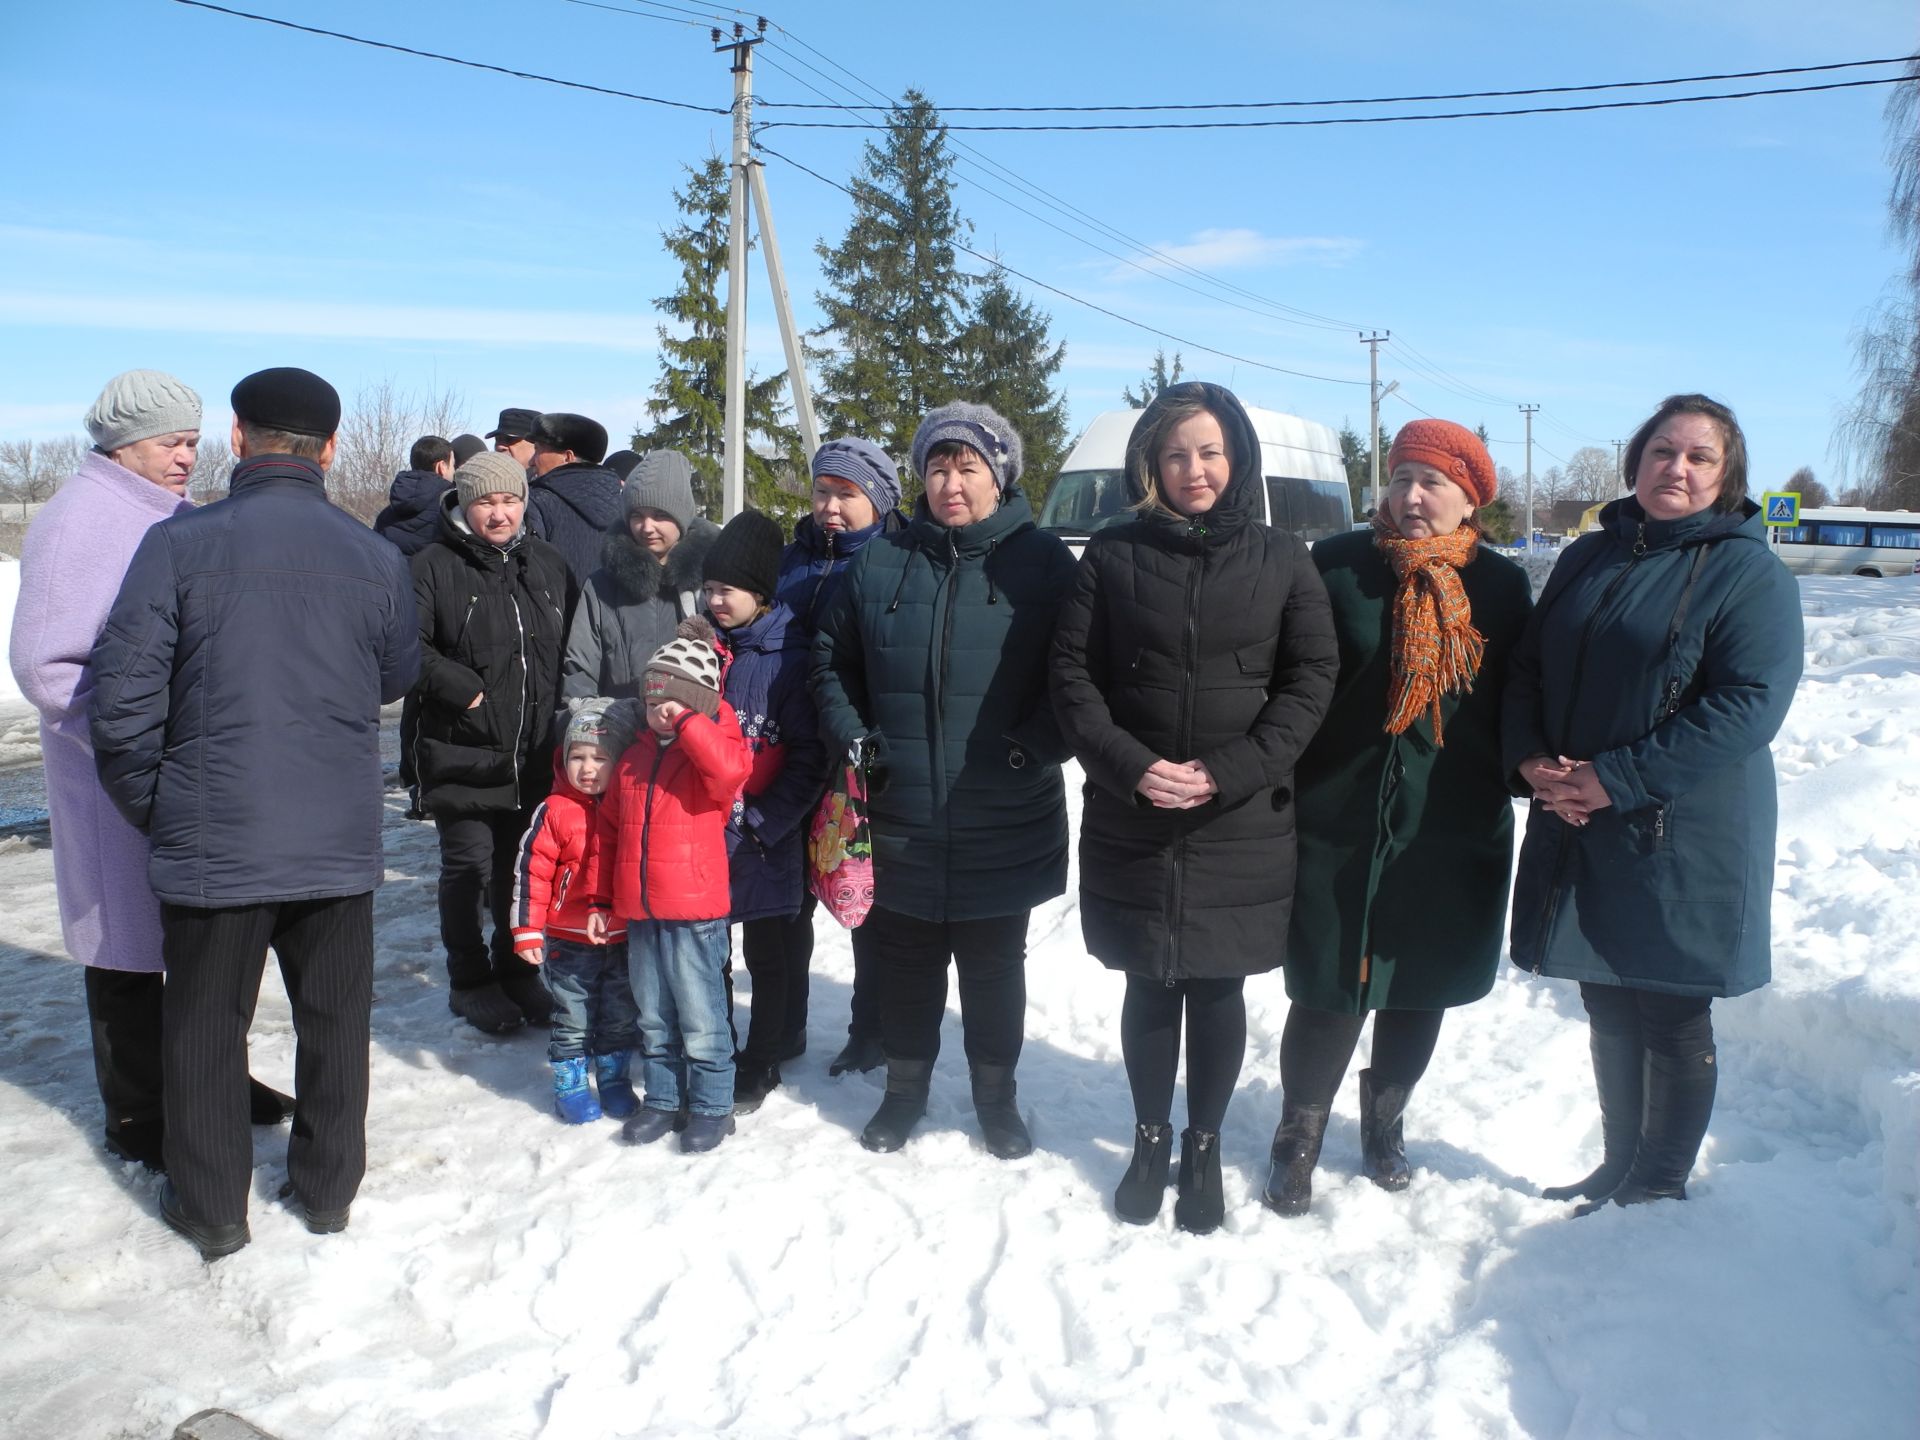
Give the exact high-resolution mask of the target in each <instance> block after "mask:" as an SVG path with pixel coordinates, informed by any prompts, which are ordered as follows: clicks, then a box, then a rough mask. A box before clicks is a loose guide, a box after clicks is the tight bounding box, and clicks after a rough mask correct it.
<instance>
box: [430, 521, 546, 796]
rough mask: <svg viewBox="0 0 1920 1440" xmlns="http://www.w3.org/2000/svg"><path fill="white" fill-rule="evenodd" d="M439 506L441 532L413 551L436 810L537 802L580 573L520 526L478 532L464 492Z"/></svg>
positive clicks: (543, 786) (543, 791)
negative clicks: (493, 534)
mask: <svg viewBox="0 0 1920 1440" xmlns="http://www.w3.org/2000/svg"><path fill="white" fill-rule="evenodd" d="M440 514H441V519H440V538H439V539H438V540H436V541H435V542H434V543H433V544H431V545H429V546H428V547H427V548H426V549H424V550H422V551H421V552H420V553H419V554H418V555H416V556H414V557H413V596H414V603H415V605H416V607H417V608H418V610H419V616H420V697H421V703H420V730H419V735H418V737H417V738H416V739H415V741H414V765H415V769H416V773H417V775H418V776H419V781H420V788H421V792H422V796H423V799H424V801H425V804H426V806H427V808H428V809H429V810H430V811H432V812H433V813H434V814H436V815H461V814H471V813H473V812H475V811H482V810H525V809H529V808H531V807H532V806H534V805H535V804H538V803H539V801H540V799H541V797H543V796H544V795H546V794H547V792H548V791H549V790H550V789H551V788H552V785H553V774H552V769H551V749H550V747H551V745H552V741H553V734H552V727H553V722H554V713H555V711H556V710H557V709H558V708H559V704H560V646H561V643H562V640H563V638H564V636H565V634H566V629H565V626H566V618H565V617H566V610H567V604H568V602H569V600H571V599H572V598H573V579H572V577H571V576H570V575H568V573H567V564H566V561H564V560H562V559H561V558H560V552H559V551H557V550H555V549H554V548H553V547H552V546H551V545H549V544H547V543H546V541H544V540H540V539H537V538H536V537H534V536H531V535H528V534H527V533H526V532H525V531H524V530H523V531H522V532H521V533H520V534H519V535H518V536H516V537H515V538H514V539H513V540H512V541H510V542H509V543H508V544H507V547H506V548H505V549H504V550H503V549H501V548H500V547H499V546H496V545H489V544H488V543H487V542H486V541H484V540H482V539H480V538H479V537H478V536H476V535H475V534H474V533H473V532H472V531H471V530H470V529H468V528H467V521H466V517H465V516H464V515H463V514H462V513H461V511H460V501H459V496H458V494H457V493H453V492H449V493H448V495H447V497H446V500H445V501H444V502H443V503H442V506H441V512H440ZM480 694H484V695H485V696H486V698H485V699H484V700H483V701H481V703H480V704H479V705H478V706H477V707H473V708H469V707H470V706H473V697H474V696H476V695H480Z"/></svg>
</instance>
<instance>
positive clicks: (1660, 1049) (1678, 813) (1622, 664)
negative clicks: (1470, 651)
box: [1504, 395, 1803, 1210]
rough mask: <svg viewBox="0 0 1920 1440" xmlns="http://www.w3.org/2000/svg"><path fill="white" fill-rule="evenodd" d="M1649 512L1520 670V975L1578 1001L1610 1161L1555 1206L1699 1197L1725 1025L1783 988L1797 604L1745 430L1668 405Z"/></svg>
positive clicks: (1640, 458) (1647, 450)
mask: <svg viewBox="0 0 1920 1440" xmlns="http://www.w3.org/2000/svg"><path fill="white" fill-rule="evenodd" d="M1626 467H1627V474H1629V475H1631V476H1632V477H1633V480H1634V493H1633V494H1632V495H1630V496H1628V497H1627V498H1626V499H1624V500H1616V501H1614V502H1613V503H1612V504H1611V505H1609V506H1607V507H1606V509H1604V510H1602V511H1601V512H1600V530H1599V532H1598V533H1597V534H1593V535H1586V536H1582V537H1581V538H1580V539H1579V540H1577V541H1575V542H1574V544H1573V545H1571V546H1569V547H1568V549H1567V550H1566V552H1565V553H1564V554H1563V555H1561V557H1560V561H1559V563H1558V564H1557V565H1555V566H1554V569H1553V575H1552V577H1551V578H1550V579H1549V580H1548V582H1547V587H1546V589H1545V590H1544V591H1543V592H1542V593H1541V596H1540V605H1539V608H1538V609H1537V610H1536V611H1535V613H1534V617H1533V623H1532V624H1531V625H1530V626H1529V627H1528V628H1527V633H1526V636H1525V638H1524V639H1523V640H1522V641H1521V643H1520V647H1519V649H1518V650H1517V651H1516V652H1515V653H1514V662H1513V681H1512V683H1511V684H1510V685H1509V686H1508V689H1507V697H1506V707H1505V716H1504V731H1505V735H1504V748H1505V758H1506V763H1507V766H1508V768H1509V771H1510V772H1511V773H1513V774H1514V775H1515V776H1516V777H1517V779H1518V781H1519V782H1520V783H1519V785H1518V787H1517V788H1518V789H1519V791H1520V793H1523V794H1525V793H1528V792H1529V791H1530V792H1531V793H1532V796H1533V802H1534V803H1533V809H1532V811H1531V812H1530V813H1529V815H1528V817H1527V838H1526V842H1525V844H1524V845H1523V846H1522V847H1521V851H1520V866H1519V870H1518V872H1517V873H1516V876H1515V880H1514V892H1513V958H1514V961H1515V963H1516V964H1519V965H1521V966H1524V967H1525V968H1526V969H1528V970H1531V971H1533V972H1534V973H1535V974H1537V975H1550V976H1556V977H1559V978H1562V979H1568V980H1577V981H1579V982H1580V998H1581V1000H1582V1002H1583V1003H1584V1004H1585V1005H1586V1009H1587V1016H1588V1019H1589V1021H1590V1022H1591V1029H1592V1035H1591V1041H1592V1052H1593V1072H1594V1079H1595V1082H1596V1084H1597V1086H1598V1088H1599V1092H1600V1122H1601V1133H1602V1138H1603V1142H1604V1145H1605V1157H1604V1158H1603V1159H1602V1161H1601V1163H1600V1166H1599V1168H1598V1169H1596V1170H1595V1171H1594V1172H1593V1173H1592V1174H1591V1175H1589V1176H1587V1177H1586V1178H1585V1179H1584V1180H1580V1181H1578V1182H1576V1183H1574V1184H1572V1185H1564V1186H1558V1187H1555V1188H1553V1189H1550V1190H1547V1191H1545V1192H1544V1193H1545V1195H1546V1196H1547V1198H1548V1199H1553V1200H1572V1199H1584V1200H1587V1201H1589V1202H1591V1203H1590V1204H1589V1205H1588V1206H1586V1207H1585V1208H1586V1209H1588V1210H1591V1209H1593V1208H1596V1207H1597V1206H1598V1205H1599V1204H1601V1203H1604V1202H1605V1201H1606V1200H1607V1199H1608V1198H1611V1199H1613V1200H1614V1201H1615V1202H1616V1203H1618V1204H1622V1205H1629V1204H1636V1203H1639V1202H1641V1201H1646V1200H1659V1199H1685V1198H1686V1181H1687V1176H1688V1174H1689V1173H1690V1172H1691V1171H1692V1169H1693V1162H1694V1159H1695V1158H1696V1157H1697V1156H1698V1154H1699V1151H1700V1144H1701V1141H1703V1140H1704V1139H1705V1138H1706V1133H1707V1121H1708V1119H1709V1118H1710V1117H1711V1115H1712V1113H1713V1099H1714V1092H1715V1089H1716V1087H1717V1078H1716V1077H1717V1075H1718V1072H1719V1063H1718V1059H1717V1056H1716V1052H1715V1049H1714V1044H1713V1021H1712V1017H1711V1014H1710V1007H1711V1006H1712V1003H1713V997H1714V996H1716V995H1741V994H1745V993H1746V992H1747V991H1749V990H1753V989H1756V988H1757V987H1759V986H1761V985H1764V984H1766V983H1767V978H1768V974H1769V970H1770V964H1769V961H1770V941H1771V937H1770V933H1769V929H1768V921H1769V910H1770V906H1771V902H1772V898H1773V844H1774V827H1775V821H1776V818H1777V817H1776V812H1777V799H1776V794H1775V781H1774V773H1773V755H1772V752H1771V751H1770V750H1769V749H1768V745H1769V743H1770V742H1771V741H1772V739H1773V737H1774V735H1775V734H1776V733H1777V732H1778V731H1779V729H1780V725H1781V722H1782V721H1784V720H1785V719H1786V715H1787V707H1788V706H1789V705H1790V704H1791V703H1792V701H1793V692H1794V687H1795V686H1796V685H1797V684H1798V683H1799V680H1800V669H1801V665H1802V661H1803V648H1802V644H1803V642H1802V637H1801V621H1800V590H1799V587H1798V586H1797V585H1796V584H1795V583H1794V580H1793V577H1792V576H1791V575H1789V574H1788V573H1787V570H1786V567H1785V566H1783V565H1782V564H1781V563H1780V561H1779V560H1778V559H1777V558H1775V557H1774V555H1773V554H1772V553H1771V552H1770V551H1769V550H1768V548H1767V544H1766V539H1765V533H1764V530H1765V527H1764V526H1763V525H1762V523H1761V520H1760V510H1759V507H1758V506H1756V505H1755V504H1753V503H1752V502H1751V501H1750V500H1748V499H1747V498H1746V493H1747V460H1746V441H1745V439H1744V438H1743V437H1742V435H1741V433H1740V426H1739V423H1738V422H1737V421H1736V420H1735V419H1734V417H1733V412H1732V411H1731V410H1729V409H1727V407H1726V406H1724V405H1722V404H1720V403H1718V402H1717V401H1714V400H1710V399H1708V398H1707V397H1706V396H1704V395H1674V396H1671V397H1669V398H1668V399H1667V400H1666V401H1665V402H1663V403H1662V404H1661V406H1660V408H1659V409H1658V410H1656V411H1655V412H1654V414H1653V417H1652V418H1651V419H1649V420H1648V421H1647V422H1646V424H1644V425H1642V426H1641V427H1640V429H1639V430H1638V431H1637V432H1636V433H1635V435H1634V437H1633V439H1632V440H1630V441H1629V442H1628V443H1627V454H1626Z"/></svg>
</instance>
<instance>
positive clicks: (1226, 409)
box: [1126, 380, 1262, 536]
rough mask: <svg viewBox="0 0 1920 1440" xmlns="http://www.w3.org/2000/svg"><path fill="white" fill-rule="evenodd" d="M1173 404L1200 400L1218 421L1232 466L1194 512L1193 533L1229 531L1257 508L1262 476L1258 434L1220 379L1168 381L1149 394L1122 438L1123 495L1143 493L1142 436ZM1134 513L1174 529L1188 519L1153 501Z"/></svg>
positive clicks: (1141, 495)
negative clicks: (1208, 503)
mask: <svg viewBox="0 0 1920 1440" xmlns="http://www.w3.org/2000/svg"><path fill="white" fill-rule="evenodd" d="M1174 404H1199V405H1202V406H1204V407H1206V409H1207V410H1208V411H1209V412H1210V413H1211V414H1212V415H1213V416H1214V417H1215V418H1216V419H1218V420H1219V422H1220V429H1221V432H1222V434H1224V435H1225V437H1226V441H1227V449H1228V451H1229V452H1231V454H1232V456H1233V468H1232V470H1231V472H1230V474H1229V476H1228V479H1227V488H1226V489H1225V490H1223V491H1221V492H1220V498H1219V499H1218V500H1216V501H1214V503H1213V508H1212V509H1211V510H1208V511H1207V512H1206V514H1205V515H1203V516H1200V517H1197V519H1198V524H1199V528H1198V529H1197V530H1196V531H1195V532H1194V533H1195V534H1196V535H1200V534H1204V535H1209V536H1215V535H1227V534H1230V533H1232V532H1233V531H1235V530H1238V529H1240V528H1241V527H1243V526H1245V525H1246V524H1247V523H1248V522H1250V521H1251V520H1252V519H1253V518H1254V517H1255V515H1256V514H1258V512H1259V498H1260V486H1261V484H1262V480H1261V473H1260V472H1261V465H1260V459H1261V456H1260V436H1259V434H1258V432H1256V431H1255V430H1254V428H1253V419H1252V417H1251V416H1249V415H1248V414H1247V410H1246V407H1245V406H1244V405H1242V404H1241V403H1240V399H1239V397H1238V396H1237V395H1235V394H1234V393H1233V392H1232V391H1231V390H1229V389H1227V388H1226V387H1225V386H1224V385H1213V384H1209V383H1208V382H1206V381H1204V380H1192V381H1187V382H1185V383H1182V384H1179V385H1169V386H1168V387H1167V388H1166V389H1165V390H1162V391H1161V392H1160V393H1159V394H1158V395H1156V396H1154V398H1153V403H1152V404H1151V405H1149V406H1147V408H1146V412H1145V413H1144V414H1143V415H1141V417H1140V419H1139V420H1138V421H1137V422H1136V423H1135V424H1134V427H1133V434H1132V435H1131V436H1130V437H1129V438H1128V440H1127V458H1126V484H1127V495H1128V498H1129V499H1130V500H1131V502H1132V503H1133V504H1135V505H1138V504H1139V503H1140V502H1141V501H1142V500H1144V499H1146V498H1147V496H1146V489H1145V487H1144V486H1143V485H1142V484H1141V483H1140V477H1141V476H1143V475H1145V474H1146V473H1147V464H1146V461H1147V460H1148V458H1149V457H1148V456H1147V454H1146V437H1147V435H1148V434H1149V433H1150V432H1151V430H1152V428H1153V426H1154V425H1155V424H1156V423H1157V422H1158V421H1159V419H1160V417H1161V415H1162V414H1163V413H1164V412H1165V410H1166V409H1167V408H1168V407H1169V406H1171V405H1174ZM1140 513H1141V517H1142V518H1143V519H1146V520H1149V521H1151V522H1153V523H1156V524H1161V525H1170V526H1173V527H1175V528H1177V529H1180V530H1186V529H1188V528H1189V527H1190V526H1191V525H1192V524H1193V523H1194V522H1193V521H1192V520H1190V519H1189V517H1187V516H1185V515H1181V514H1178V513H1177V512H1175V511H1174V510H1173V509H1172V508H1171V507H1163V506H1155V507H1154V508H1153V509H1151V510H1145V511H1142V512H1140Z"/></svg>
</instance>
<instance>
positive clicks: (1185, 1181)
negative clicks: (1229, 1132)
mask: <svg viewBox="0 0 1920 1440" xmlns="http://www.w3.org/2000/svg"><path fill="white" fill-rule="evenodd" d="M1226 1218H1227V1201H1226V1196H1225V1194H1224V1193H1223V1191H1222V1187H1221V1184H1220V1132H1219V1131H1218V1130H1182V1131H1181V1132H1180V1190H1179V1193H1178V1194H1177V1195H1176V1196H1175V1197H1174V1201H1173V1223H1174V1224H1175V1225H1177V1226H1179V1228H1180V1229H1182V1230H1186V1231H1189V1232H1190V1233H1192V1234H1195V1235H1211V1234H1212V1233H1213V1232H1214V1231H1216V1230H1218V1229H1219V1228H1220V1222H1221V1221H1222V1220H1224V1219H1226Z"/></svg>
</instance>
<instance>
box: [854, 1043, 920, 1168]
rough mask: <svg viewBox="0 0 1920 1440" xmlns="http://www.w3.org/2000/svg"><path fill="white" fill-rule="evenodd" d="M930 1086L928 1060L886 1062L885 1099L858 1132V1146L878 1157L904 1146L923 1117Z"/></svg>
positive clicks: (891, 1060) (890, 1060)
mask: <svg viewBox="0 0 1920 1440" xmlns="http://www.w3.org/2000/svg"><path fill="white" fill-rule="evenodd" d="M932 1085H933V1062H932V1061H931V1060H893V1059H889V1060H888V1061H887V1094H886V1098H885V1099H884V1100H882V1101H881V1102H880V1108H879V1109H878V1110H876V1111H874V1112H873V1118H872V1119H871V1120H869V1121H868V1122H867V1128H866V1129H864V1130H862V1131H861V1132H860V1143H861V1144H862V1145H864V1146H866V1147H867V1149H869V1150H877V1151H879V1152H881V1153H882V1154H888V1153H890V1152H892V1151H895V1150H898V1149H899V1148H900V1147H901V1146H902V1145H904V1144H906V1143H907V1136H909V1135H911V1134H912V1133H913V1127H914V1126H916V1125H918V1124H919V1123H920V1119H921V1117H922V1116H923V1115H925V1114H926V1113H927V1091H928V1090H929V1089H931V1088H932Z"/></svg>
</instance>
